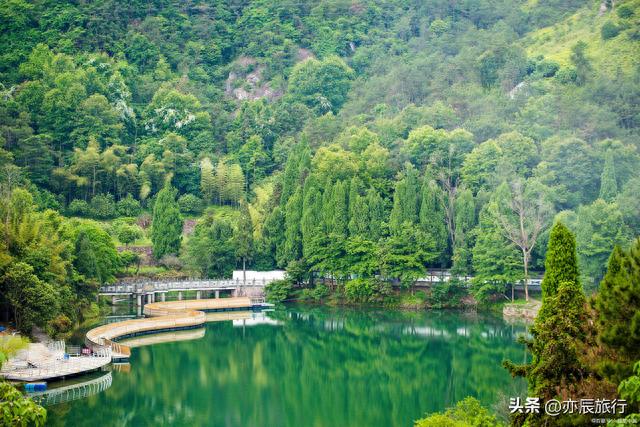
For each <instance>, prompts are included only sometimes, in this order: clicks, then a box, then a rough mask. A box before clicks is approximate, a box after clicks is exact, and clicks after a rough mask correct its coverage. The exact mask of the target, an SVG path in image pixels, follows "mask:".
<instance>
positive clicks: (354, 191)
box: [348, 176, 369, 236]
mask: <svg viewBox="0 0 640 427" xmlns="http://www.w3.org/2000/svg"><path fill="white" fill-rule="evenodd" d="M361 190H362V181H360V179H359V178H358V177H357V176H354V177H353V178H352V179H351V183H350V185H349V227H348V228H349V235H350V236H360V235H363V234H365V233H366V232H367V228H368V214H369V212H368V209H367V205H366V202H365V199H364V198H363V197H362V196H361V195H360V191H361Z"/></svg>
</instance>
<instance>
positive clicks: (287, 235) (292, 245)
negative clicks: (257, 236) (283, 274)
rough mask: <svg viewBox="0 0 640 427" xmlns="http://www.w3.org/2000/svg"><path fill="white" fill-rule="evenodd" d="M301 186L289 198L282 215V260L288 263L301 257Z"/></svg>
mask: <svg viewBox="0 0 640 427" xmlns="http://www.w3.org/2000/svg"><path fill="white" fill-rule="evenodd" d="M301 219H302V187H298V188H297V189H296V191H295V192H294V193H293V195H292V196H291V197H290V198H289V201H288V202H287V205H286V211H285V216H284V226H285V229H284V248H283V261H285V262H284V264H285V265H288V264H289V262H291V261H296V260H298V259H300V258H301V257H302V231H301V229H300V221H301Z"/></svg>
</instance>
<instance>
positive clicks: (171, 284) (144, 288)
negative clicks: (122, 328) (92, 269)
mask: <svg viewBox="0 0 640 427" xmlns="http://www.w3.org/2000/svg"><path fill="white" fill-rule="evenodd" d="M271 281H272V280H269V279H261V280H256V279H252V280H247V281H243V280H232V279H225V280H213V279H212V280H202V279H185V280H160V281H135V282H133V283H132V282H126V283H115V284H113V285H104V286H101V287H100V289H99V292H100V293H107V294H109V293H117V294H134V293H144V292H161V291H172V290H199V289H200V290H201V289H231V288H240V287H264V286H266V285H268V284H269V283H270V282H271Z"/></svg>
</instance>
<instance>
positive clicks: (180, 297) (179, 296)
mask: <svg viewBox="0 0 640 427" xmlns="http://www.w3.org/2000/svg"><path fill="white" fill-rule="evenodd" d="M178 301H182V291H178Z"/></svg>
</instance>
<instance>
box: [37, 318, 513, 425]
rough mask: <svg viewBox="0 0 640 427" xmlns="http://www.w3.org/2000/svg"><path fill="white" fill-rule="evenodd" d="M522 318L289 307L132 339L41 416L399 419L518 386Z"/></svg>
mask: <svg viewBox="0 0 640 427" xmlns="http://www.w3.org/2000/svg"><path fill="white" fill-rule="evenodd" d="M523 331H524V327H516V326H511V325H508V324H506V323H504V322H503V320H502V319H501V318H497V317H494V316H485V315H478V314H466V313H460V312H420V313H413V312H395V311H376V310H352V309H342V308H340V309H332V308H308V307H292V308H288V309H286V310H280V311H275V312H270V313H267V318H266V319H265V321H263V322H260V321H258V322H255V321H254V322H252V321H245V322H244V326H243V321H241V320H240V321H234V322H230V321H227V322H220V323H209V324H207V326H206V333H205V335H204V337H202V338H200V339H195V340H191V341H181V342H173V343H166V344H155V345H151V346H147V347H140V348H136V349H134V350H133V352H132V356H131V371H130V372H128V373H125V372H114V373H113V383H112V385H111V387H110V388H109V389H108V390H106V391H104V392H102V393H100V394H98V395H95V396H91V397H89V398H86V399H83V400H78V401H74V402H70V403H66V404H62V405H58V406H54V407H50V408H49V416H48V418H49V424H50V425H69V426H85V425H87V426H89V425H101V426H111V425H113V426H121V425H135V426H146V425H179V426H205V425H206V426H209V425H210V426H269V427H270V426H296V427H299V426H313V427H324V426H327V427H329V426H330V427H335V426H338V427H349V426H368V427H374V426H384V427H390V426H411V425H412V422H413V420H415V419H417V418H420V417H422V416H423V415H424V414H425V413H426V412H433V411H439V410H442V409H444V408H445V407H447V406H450V405H452V404H453V403H455V402H456V401H458V400H460V399H463V398H464V397H466V396H469V395H471V396H475V397H477V398H479V399H480V400H481V401H482V403H483V404H484V405H487V406H491V405H492V404H494V403H495V402H496V401H497V400H498V399H499V398H500V394H502V395H503V396H504V395H507V396H514V395H517V394H519V393H521V392H523V391H524V384H523V383H522V382H521V381H515V380H512V379H511V378H510V376H509V374H508V373H507V372H506V371H505V370H504V369H503V368H501V366H500V363H501V361H502V360H503V359H505V358H510V359H512V360H515V361H521V360H523V358H524V357H525V353H524V348H523V346H522V345H521V344H518V343H517V342H516V338H517V335H518V334H521V333H522V332H523Z"/></svg>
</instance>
